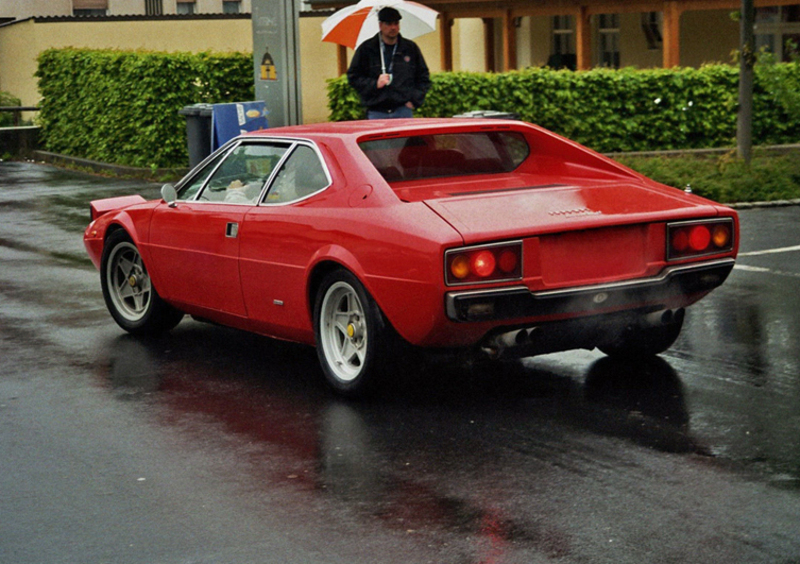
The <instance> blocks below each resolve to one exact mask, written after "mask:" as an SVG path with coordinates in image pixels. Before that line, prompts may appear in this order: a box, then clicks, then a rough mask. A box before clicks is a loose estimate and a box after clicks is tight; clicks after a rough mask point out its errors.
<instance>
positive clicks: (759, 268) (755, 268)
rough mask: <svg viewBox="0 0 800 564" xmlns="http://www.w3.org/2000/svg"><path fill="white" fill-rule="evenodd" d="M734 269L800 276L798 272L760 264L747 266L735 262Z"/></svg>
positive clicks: (793, 276) (792, 276)
mask: <svg viewBox="0 0 800 564" xmlns="http://www.w3.org/2000/svg"><path fill="white" fill-rule="evenodd" d="M733 268H734V270H744V271H745V272H760V273H765V272H766V273H767V274H775V275H777V276H789V277H791V278H800V272H786V271H785V270H772V269H771V268H764V267H762V266H748V265H746V264H735V265H734V266H733Z"/></svg>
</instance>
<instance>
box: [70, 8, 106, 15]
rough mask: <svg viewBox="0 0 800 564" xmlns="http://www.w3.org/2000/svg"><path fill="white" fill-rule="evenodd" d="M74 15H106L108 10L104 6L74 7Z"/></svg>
mask: <svg viewBox="0 0 800 564" xmlns="http://www.w3.org/2000/svg"><path fill="white" fill-rule="evenodd" d="M72 15H73V16H105V15H107V10H105V9H104V8H73V9H72Z"/></svg>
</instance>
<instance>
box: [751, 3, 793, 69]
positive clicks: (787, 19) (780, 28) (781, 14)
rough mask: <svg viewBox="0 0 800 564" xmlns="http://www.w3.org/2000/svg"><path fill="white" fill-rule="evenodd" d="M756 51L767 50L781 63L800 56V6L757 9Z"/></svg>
mask: <svg viewBox="0 0 800 564" xmlns="http://www.w3.org/2000/svg"><path fill="white" fill-rule="evenodd" d="M755 34H756V49H766V50H767V51H770V52H772V53H774V54H775V57H776V58H777V59H778V60H779V61H784V62H788V61H791V60H792V58H793V57H796V56H798V55H800V48H799V47H798V46H800V4H793V5H790V6H769V7H766V8H756V22H755Z"/></svg>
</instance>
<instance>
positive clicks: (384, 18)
mask: <svg viewBox="0 0 800 564" xmlns="http://www.w3.org/2000/svg"><path fill="white" fill-rule="evenodd" d="M402 19H403V16H401V15H400V12H398V11H397V10H395V9H394V8H389V7H386V8H381V9H380V11H379V12H378V21H379V22H384V23H394V22H399V21H400V20H402Z"/></svg>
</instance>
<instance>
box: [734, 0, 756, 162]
mask: <svg viewBox="0 0 800 564" xmlns="http://www.w3.org/2000/svg"><path fill="white" fill-rule="evenodd" d="M754 20H755V8H754V6H753V0H742V17H741V20H740V27H739V30H740V37H741V45H742V47H741V52H740V54H739V55H740V57H739V114H738V118H737V124H736V153H737V155H738V156H739V158H740V159H744V161H745V162H746V163H748V164H749V163H750V157H751V153H752V149H753V65H754V64H755V59H756V48H755V37H754V33H753V23H754Z"/></svg>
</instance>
